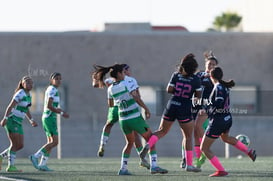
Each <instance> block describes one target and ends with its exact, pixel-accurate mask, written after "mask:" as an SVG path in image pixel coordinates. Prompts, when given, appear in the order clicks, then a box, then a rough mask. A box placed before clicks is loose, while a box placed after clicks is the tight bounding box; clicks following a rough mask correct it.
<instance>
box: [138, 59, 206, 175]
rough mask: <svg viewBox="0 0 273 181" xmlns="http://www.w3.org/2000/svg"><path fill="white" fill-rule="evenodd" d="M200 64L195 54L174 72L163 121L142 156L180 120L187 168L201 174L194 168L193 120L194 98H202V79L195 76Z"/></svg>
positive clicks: (182, 62)
mask: <svg viewBox="0 0 273 181" xmlns="http://www.w3.org/2000/svg"><path fill="white" fill-rule="evenodd" d="M197 67H198V63H197V61H196V60H195V58H194V55H193V54H188V55H186V56H185V57H184V58H183V59H182V60H181V63H180V65H179V69H178V71H176V72H174V73H173V75H172V77H171V80H170V82H169V84H168V86H167V92H168V93H170V94H172V97H171V98H170V100H169V102H168V104H167V106H166V108H165V110H164V112H163V116H162V119H161V123H160V125H159V128H158V130H157V131H156V132H154V133H153V135H152V136H151V138H150V139H149V141H148V143H147V144H146V145H145V147H144V149H143V150H142V152H141V156H143V157H144V156H145V155H146V153H147V152H148V149H149V148H150V147H153V146H154V145H155V144H156V142H157V141H158V140H159V139H160V138H162V137H163V136H165V135H166V134H167V133H168V132H169V130H170V128H171V126H172V125H173V123H174V121H175V120H178V123H179V126H180V128H181V132H182V134H183V139H185V141H184V142H183V144H184V148H185V155H186V156H185V157H186V167H185V170H186V171H189V172H200V171H201V169H200V168H196V167H194V166H193V163H192V160H193V151H192V136H193V128H194V122H193V119H192V111H191V107H192V97H193V95H194V96H195V97H197V98H200V97H201V84H200V79H199V78H198V77H197V76H196V75H194V73H195V72H196V69H197Z"/></svg>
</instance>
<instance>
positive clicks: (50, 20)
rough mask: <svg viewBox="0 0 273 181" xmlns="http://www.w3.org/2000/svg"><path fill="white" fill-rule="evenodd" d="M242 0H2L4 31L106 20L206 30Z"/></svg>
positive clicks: (79, 26) (84, 26)
mask: <svg viewBox="0 0 273 181" xmlns="http://www.w3.org/2000/svg"><path fill="white" fill-rule="evenodd" d="M238 1H239V0H0V4H1V6H0V32H10V31H12V32H18V31H23V32H36V31H38V32H41V31H42V32H48V31H49V32H60V31H61V32H62V31H90V30H93V31H99V30H102V29H103V28H104V23H122V22H125V23H129V22H134V23H136V22H149V23H151V25H154V26H164V25H166V26H170V25H178V26H184V27H186V28H187V29H188V30H189V31H193V32H202V31H206V30H207V29H208V28H210V27H212V23H213V20H214V18H215V17H216V16H218V15H221V13H223V12H226V11H230V10H234V8H233V7H236V5H237V4H238Z"/></svg>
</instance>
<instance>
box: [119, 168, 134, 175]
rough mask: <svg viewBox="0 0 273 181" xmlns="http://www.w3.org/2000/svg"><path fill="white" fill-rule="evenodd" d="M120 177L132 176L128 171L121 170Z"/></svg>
mask: <svg viewBox="0 0 273 181" xmlns="http://www.w3.org/2000/svg"><path fill="white" fill-rule="evenodd" d="M118 175H132V174H131V173H130V172H129V171H128V170H127V169H126V170H121V169H120V170H119V172H118Z"/></svg>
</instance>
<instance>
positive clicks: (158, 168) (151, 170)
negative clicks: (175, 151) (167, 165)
mask: <svg viewBox="0 0 273 181" xmlns="http://www.w3.org/2000/svg"><path fill="white" fill-rule="evenodd" d="M150 172H151V174H155V173H161V174H165V173H168V170H166V169H164V168H160V167H154V168H151V169H150Z"/></svg>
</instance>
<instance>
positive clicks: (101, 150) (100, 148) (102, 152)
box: [98, 145, 104, 157]
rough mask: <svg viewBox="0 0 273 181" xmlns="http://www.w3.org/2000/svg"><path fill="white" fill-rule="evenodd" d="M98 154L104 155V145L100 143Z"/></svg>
mask: <svg viewBox="0 0 273 181" xmlns="http://www.w3.org/2000/svg"><path fill="white" fill-rule="evenodd" d="M98 156H99V157H103V156H104V145H100V147H99V150H98Z"/></svg>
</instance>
